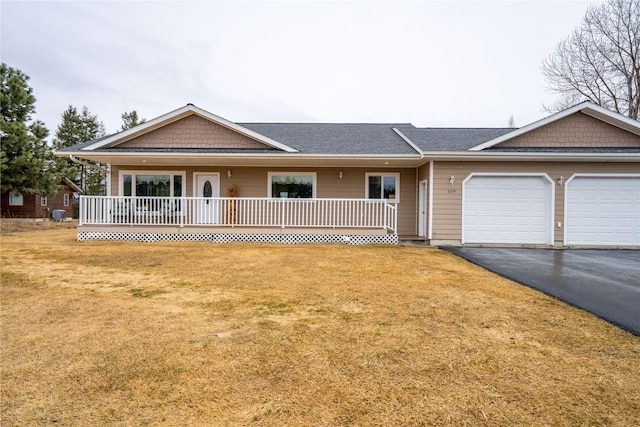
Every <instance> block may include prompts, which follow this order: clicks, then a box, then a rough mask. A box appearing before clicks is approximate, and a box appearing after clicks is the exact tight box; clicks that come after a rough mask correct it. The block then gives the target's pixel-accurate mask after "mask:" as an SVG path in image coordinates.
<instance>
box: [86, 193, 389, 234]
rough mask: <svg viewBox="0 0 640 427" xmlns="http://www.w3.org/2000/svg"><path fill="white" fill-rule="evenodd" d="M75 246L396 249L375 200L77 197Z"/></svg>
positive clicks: (384, 204)
mask: <svg viewBox="0 0 640 427" xmlns="http://www.w3.org/2000/svg"><path fill="white" fill-rule="evenodd" d="M78 240H136V241H158V240H171V241H211V242H236V241H253V242H277V243H349V244H366V243H383V244H395V243H397V241H398V235H397V209H396V205H395V204H393V203H390V202H389V201H387V200H375V199H319V198H311V199H286V198H240V197H130V196H82V197H81V198H80V218H79V226H78Z"/></svg>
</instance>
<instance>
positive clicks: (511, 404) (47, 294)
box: [0, 223, 640, 427]
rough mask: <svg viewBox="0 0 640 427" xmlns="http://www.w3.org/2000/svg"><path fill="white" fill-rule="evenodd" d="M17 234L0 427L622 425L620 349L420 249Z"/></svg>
mask: <svg viewBox="0 0 640 427" xmlns="http://www.w3.org/2000/svg"><path fill="white" fill-rule="evenodd" d="M19 228H20V227H17V226H13V225H11V226H10V225H7V224H6V223H3V229H2V237H1V242H0V243H1V245H2V246H1V251H2V288H1V290H2V293H1V298H2V299H1V304H2V306H1V308H2V312H1V322H2V323H1V339H2V342H1V346H2V347H1V350H2V355H1V356H2V366H1V374H2V377H1V380H2V391H1V415H2V420H1V423H2V425H3V426H5V427H6V426H13V425H63V426H88V425H98V426H99V425H171V426H173V425H190V426H198V425H203V426H208V425H229V426H233V425H264V426H282V425H299V426H308V425H319V426H334V425H354V426H367V425H388V426H392V425H393V426H418V425H459V426H462V425H474V426H475V425H486V426H501V425H504V426H506V425H553V426H584V425H589V426H592V425H602V426H634V425H640V338H638V337H634V336H633V335H631V334H629V333H626V332H624V331H622V330H620V329H618V328H616V327H615V326H612V325H610V324H608V323H606V322H604V321H602V320H600V319H598V318H596V317H594V316H592V315H590V314H588V313H585V312H583V311H581V310H578V309H575V308H572V307H569V306H567V305H566V304H563V303H561V302H559V301H557V300H554V299H552V298H550V297H547V296H545V295H542V294H540V293H537V292H534V291H532V290H530V289H528V288H525V287H522V286H519V285H517V284H514V283H513V282H510V281H508V280H505V279H502V278H500V277H497V276H495V275H493V274H491V273H488V272H486V271H483V270H482V269H480V268H478V267H476V266H474V265H471V264H469V263H467V262H465V261H462V260H460V259H458V258H456V257H455V256H453V255H450V254H448V253H445V252H442V251H439V250H437V249H429V248H417V247H401V246H364V247H355V246H345V245H294V246H279V245H271V244H211V243H130V242H129V243H127V242H77V241H76V240H75V230H74V229H71V228H69V224H62V225H57V226H51V225H50V223H48V224H47V225H46V226H43V227H35V229H32V230H27V231H20V229H19Z"/></svg>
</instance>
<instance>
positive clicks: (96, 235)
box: [78, 231, 398, 245]
mask: <svg viewBox="0 0 640 427" xmlns="http://www.w3.org/2000/svg"><path fill="white" fill-rule="evenodd" d="M78 240H80V241H83V240H124V241H133V242H212V243H231V242H257V243H283V244H301V243H343V244H347V245H372V244H382V245H397V244H398V235H397V234H385V235H370V236H369V235H362V236H361V235H337V234H334V235H330V234H210V233H180V234H171V233H127V232H117V231H115V232H113V231H78Z"/></svg>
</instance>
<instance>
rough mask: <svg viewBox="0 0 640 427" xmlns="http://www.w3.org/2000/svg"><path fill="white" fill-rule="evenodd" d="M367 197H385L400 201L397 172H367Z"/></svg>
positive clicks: (389, 199)
mask: <svg viewBox="0 0 640 427" xmlns="http://www.w3.org/2000/svg"><path fill="white" fill-rule="evenodd" d="M366 182H367V184H366V190H365V192H366V197H367V199H386V200H388V201H390V202H393V203H397V202H399V201H400V174H399V173H367V174H366Z"/></svg>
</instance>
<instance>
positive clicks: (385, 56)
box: [0, 0, 599, 134]
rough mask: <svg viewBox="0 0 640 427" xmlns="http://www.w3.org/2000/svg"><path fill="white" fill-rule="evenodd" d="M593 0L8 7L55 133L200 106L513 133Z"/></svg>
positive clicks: (269, 118) (12, 58)
mask: <svg viewBox="0 0 640 427" xmlns="http://www.w3.org/2000/svg"><path fill="white" fill-rule="evenodd" d="M598 3H599V2H582V1H567V2H560V1H532V2H521V1H517V2H516V1H494V2H484V1H467V2H462V1H459V2H458V1H456V2H434V1H416V2H398V1H393V2H371V1H355V2H348V1H339V2H310V1H298V2H270V1H257V2H247V1H234V2H217V1H197V2H183V1H180V2H179V1H171V2H150V1H138V2H124V1H119V2H116V1H102V2H89V1H84V2H77V1H76V2H57V1H46V2H33V1H4V0H3V1H2V2H1V4H0V16H1V37H2V38H1V40H0V43H1V45H0V46H1V51H0V55H1V58H2V62H5V63H7V64H8V65H9V66H11V67H14V68H18V69H20V70H22V71H23V72H24V73H26V74H27V75H28V76H30V77H31V80H30V85H31V87H32V88H33V91H34V95H35V97H36V98H37V102H36V110H37V112H36V115H35V118H37V119H40V120H42V121H44V122H45V124H46V126H47V128H48V129H49V130H50V132H51V134H53V133H55V130H56V128H57V126H58V125H59V124H60V115H61V113H62V112H63V111H64V110H65V109H66V108H67V106H69V105H73V106H75V107H77V108H78V109H80V108H81V107H82V106H85V105H86V106H87V107H88V108H89V110H90V111H91V112H92V113H94V114H97V115H98V118H99V119H100V120H101V121H102V122H103V123H104V124H105V127H106V130H107V132H108V133H112V132H115V131H117V130H118V128H119V127H120V125H121V124H122V120H121V118H120V115H121V114H122V113H123V112H125V111H131V110H134V109H135V110H137V111H138V113H139V114H140V115H141V116H142V117H145V118H147V119H151V118H154V117H157V116H159V115H162V114H164V113H167V112H169V111H172V110H174V109H176V108H180V107H182V106H184V105H185V104H187V103H193V104H195V105H197V106H198V107H200V108H203V109H205V110H207V111H209V112H211V113H213V114H217V115H219V116H222V117H224V118H226V119H229V120H231V121H234V122H340V123H362V122H370V123H380V122H386V123H407V122H410V123H413V124H414V125H416V126H431V127H506V125H507V123H508V121H509V118H510V117H511V115H513V117H514V119H515V123H516V126H524V125H526V124H528V123H531V122H533V121H536V120H539V119H541V118H543V117H545V116H546V115H547V114H546V113H544V112H543V111H542V106H543V104H550V103H551V101H552V100H553V99H554V96H553V95H552V94H550V93H548V92H547V91H546V90H545V89H544V79H543V77H542V74H541V72H540V64H541V63H542V61H543V60H544V59H545V58H546V57H547V56H548V55H550V54H551V53H552V52H553V51H554V49H555V46H556V44H557V43H558V42H560V41H561V40H562V39H564V38H566V37H567V36H568V35H569V34H570V33H571V31H572V30H573V29H574V28H575V27H576V26H577V25H578V24H579V23H580V22H581V20H582V18H583V16H584V14H585V12H586V10H587V8H588V6H589V5H593V4H598Z"/></svg>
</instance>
